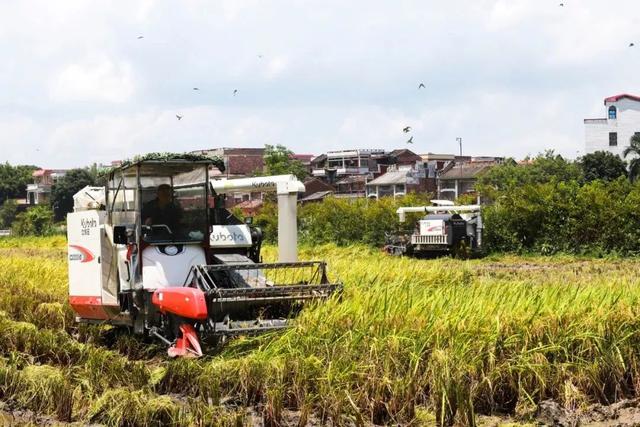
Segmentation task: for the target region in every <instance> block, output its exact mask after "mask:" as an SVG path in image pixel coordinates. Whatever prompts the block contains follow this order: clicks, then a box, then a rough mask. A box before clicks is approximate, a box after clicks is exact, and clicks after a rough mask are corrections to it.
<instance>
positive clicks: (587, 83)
mask: <svg viewBox="0 0 640 427" xmlns="http://www.w3.org/2000/svg"><path fill="white" fill-rule="evenodd" d="M558 3H559V2H553V1H546V0H545V1H534V0H456V1H451V2H442V1H439V0H407V1H402V2H386V1H382V0H372V1H367V2H365V1H363V0H356V1H354V2H346V3H345V2H341V1H338V0H328V1H326V2H324V3H317V2H315V3H314V2H309V1H304V2H298V1H293V0H274V1H273V2H268V3H267V2H260V1H258V0H221V1H216V2H209V1H206V0H188V1H186V2H183V3H182V4H181V6H179V7H178V6H175V5H174V4H171V3H168V2H165V1H164V0H144V1H142V2H140V3H136V4H135V5H131V3H130V2H124V1H118V0H116V1H114V2H102V3H87V2H84V1H81V0H61V1H59V2H58V1H57V2H55V3H51V2H38V1H30V0H25V1H24V2H17V3H16V2H13V3H12V2H5V3H2V4H0V39H2V40H4V41H6V42H5V43H3V44H1V45H0V53H1V54H2V57H3V58H6V60H5V61H0V93H2V94H3V96H2V99H1V100H0V113H2V114H1V115H0V117H1V119H0V132H1V133H2V135H3V137H2V147H3V148H7V149H6V152H7V153H9V154H6V155H5V158H8V159H10V160H11V161H13V162H31V161H32V160H33V161H37V162H38V163H40V164H43V165H46V164H47V163H51V166H69V165H82V164H86V163H89V162H92V161H109V160H112V159H115V158H121V157H123V156H130V155H133V154H136V153H140V152H145V151H157V150H161V149H163V150H164V149H171V150H174V149H177V150H181V149H185V150H187V149H198V148H203V147H212V146H219V145H239V146H260V145H263V144H264V143H282V144H285V145H288V146H290V147H291V148H292V149H294V150H297V151H303V152H314V153H319V152H322V151H324V150H326V149H328V148H345V147H365V148H366V147H370V146H377V147H383V148H396V147H398V146H408V145H406V144H405V141H406V135H405V134H403V133H402V132H401V129H402V127H404V126H405V125H411V126H412V127H413V129H414V131H413V135H414V141H415V143H414V145H413V146H408V147H410V148H412V149H414V150H416V151H434V152H435V151H438V152H443V151H448V152H450V151H455V150H457V145H456V143H455V138H456V137H457V136H462V137H463V138H464V141H465V142H464V145H465V151H466V152H469V153H472V154H494V155H508V156H516V157H521V156H523V155H526V154H527V153H536V152H539V151H542V150H544V149H546V148H558V149H559V150H562V151H563V153H568V154H572V153H575V151H577V150H579V149H581V147H582V145H583V138H584V135H583V132H584V130H583V124H582V119H583V118H585V117H589V116H591V115H593V114H595V113H594V111H595V112H598V111H601V109H602V99H603V98H604V97H605V96H607V95H611V94H613V93H618V92H632V93H633V91H634V88H635V87H636V86H637V76H636V75H635V74H636V72H635V70H636V69H638V66H640V64H639V62H640V51H637V49H640V27H637V26H636V25H635V22H634V17H635V16H637V15H638V13H640V3H638V2H637V0H616V1H615V2H604V1H602V0H580V2H579V3H578V2H577V0H566V1H565V2H564V3H565V7H563V8H561V7H559V6H558ZM138 35H144V39H141V40H138V39H137V36H138ZM631 41H634V42H636V44H637V45H638V46H639V47H637V48H635V49H631V48H628V47H627V45H628V43H629V42H631ZM258 55H262V58H258ZM420 81H424V82H425V83H426V84H427V89H423V90H421V91H417V90H416V86H417V83H418V82H420ZM194 86H198V87H200V88H201V90H200V91H199V92H194V91H192V90H191V88H192V87H194ZM234 89H238V90H239V95H238V96H235V97H234V96H233V95H232V93H233V90H234ZM176 113H179V114H184V119H183V120H181V121H179V122H178V121H177V120H176V119H175V114H176ZM596 115H601V113H598V114H596ZM87 146H89V147H91V149H86V147H87ZM38 147H39V150H40V151H35V150H36V148H38ZM79 147H82V148H83V149H79ZM31 153H36V154H34V155H33V156H32V155H31ZM2 160H3V158H0V161H2Z"/></svg>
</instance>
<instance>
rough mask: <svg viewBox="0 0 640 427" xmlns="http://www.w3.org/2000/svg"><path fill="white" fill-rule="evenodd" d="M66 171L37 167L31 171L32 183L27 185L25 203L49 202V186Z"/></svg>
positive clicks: (40, 203) (44, 203)
mask: <svg viewBox="0 0 640 427" xmlns="http://www.w3.org/2000/svg"><path fill="white" fill-rule="evenodd" d="M66 173H67V171H66V170H65V169H38V170H35V171H33V174H32V176H33V184H28V185H27V204H29V205H47V204H49V203H50V202H51V187H52V186H53V185H54V184H55V183H56V182H57V181H58V180H59V179H60V178H62V177H63V176H65V174H66Z"/></svg>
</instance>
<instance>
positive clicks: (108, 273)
mask: <svg viewBox="0 0 640 427" xmlns="http://www.w3.org/2000/svg"><path fill="white" fill-rule="evenodd" d="M212 167H218V168H219V169H222V165H221V164H220V163H219V162H216V161H214V160H204V159H193V158H188V159H186V158H179V157H177V158H172V159H171V160H140V161H136V162H133V163H128V164H126V165H125V166H122V167H119V168H117V169H115V170H114V171H112V172H111V174H110V176H109V180H108V183H107V185H106V187H104V188H101V187H100V188H97V187H92V188H85V189H84V190H82V191H80V192H79V193H78V194H76V196H75V197H74V201H75V208H74V212H73V213H71V214H69V215H68V217H67V230H68V231H67V233H68V241H69V302H70V304H71V307H72V308H73V310H74V311H75V313H76V315H77V317H76V318H77V320H78V321H80V322H89V323H106V324H111V325H116V326H126V327H129V328H130V329H132V330H133V331H134V332H135V333H137V334H144V335H150V336H154V337H156V338H158V339H160V340H161V341H163V342H165V343H166V344H167V345H168V347H169V350H168V352H169V355H171V356H200V355H202V347H201V344H200V340H201V339H202V340H207V339H216V340H217V339H218V338H219V337H220V336H228V335H236V334H249V333H256V332H261V331H269V330H274V329H279V328H283V327H286V326H287V324H288V321H289V319H290V318H291V317H293V316H294V315H295V314H296V313H297V312H298V311H299V310H300V308H301V307H302V304H303V303H304V302H305V301H309V300H317V299H324V298H327V297H329V296H330V295H331V294H332V293H333V292H334V291H336V290H337V289H339V288H340V284H338V283H331V282H330V281H329V280H328V278H327V271H326V264H325V263H324V262H320V261H307V262H298V261H297V222H296V206H297V194H298V192H299V191H303V190H304V186H303V185H302V183H301V182H300V181H298V180H297V179H296V178H295V177H293V176H290V175H282V176H271V177H257V178H244V179H229V180H227V179H220V180H218V179H211V178H210V176H209V172H210V169H211V168H212ZM231 191H246V192H250V191H259V192H275V193H277V198H278V251H279V262H276V263H266V264H264V263H262V259H261V256H260V247H261V243H262V240H263V236H262V232H261V230H260V229H259V228H257V227H254V226H252V225H251V224H250V223H244V222H242V221H240V220H239V219H238V218H236V217H235V216H234V215H232V214H231V213H230V212H229V211H228V210H227V209H225V207H224V195H225V193H227V192H231ZM158 212H160V214H158Z"/></svg>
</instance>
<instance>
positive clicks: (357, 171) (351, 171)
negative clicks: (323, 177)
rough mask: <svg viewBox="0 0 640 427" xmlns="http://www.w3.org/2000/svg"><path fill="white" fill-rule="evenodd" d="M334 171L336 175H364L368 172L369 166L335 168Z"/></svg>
mask: <svg viewBox="0 0 640 427" xmlns="http://www.w3.org/2000/svg"><path fill="white" fill-rule="evenodd" d="M336 173H337V174H338V175H365V174H367V173H369V168H367V167H345V168H336Z"/></svg>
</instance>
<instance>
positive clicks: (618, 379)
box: [0, 237, 640, 426]
mask: <svg viewBox="0 0 640 427" xmlns="http://www.w3.org/2000/svg"><path fill="white" fill-rule="evenodd" d="M275 257H276V250H275V248H273V247H267V248H266V249H265V259H272V260H273V259H275ZM301 259H324V260H326V261H327V262H328V264H329V268H330V274H331V276H332V277H334V278H335V277H338V278H339V279H340V280H341V281H342V282H343V283H344V291H343V293H342V294H341V295H340V296H339V297H336V298H333V299H332V300H330V301H328V302H326V303H324V304H321V305H317V306H313V307H309V308H308V309H305V311H304V312H303V313H302V315H301V316H300V317H299V319H298V321H297V322H296V325H295V327H294V328H291V329H289V330H287V331H286V332H284V333H278V334H271V335H265V336H260V337H255V338H239V339H236V340H232V341H230V342H229V343H227V345H225V346H224V347H223V348H221V349H218V350H216V351H215V352H212V353H211V354H208V355H207V356H206V357H204V358H201V359H197V360H193V359H191V360H169V359H168V358H166V357H165V356H164V349H163V348H162V346H160V345H148V344H145V343H143V342H141V341H138V340H137V339H135V338H133V337H131V336H129V335H126V334H119V333H118V332H117V331H114V330H110V329H109V328H105V327H103V328H98V327H77V325H75V324H74V323H73V315H72V313H71V311H70V308H69V307H68V305H67V303H66V296H67V290H66V274H67V273H66V271H67V270H66V268H67V266H66V248H65V241H64V238H55V237H54V238H41V239H10V240H0V424H2V422H3V417H4V420H7V421H6V422H7V423H9V422H12V423H16V424H20V423H24V424H28V423H33V424H34V425H40V424H45V423H62V424H70V425H85V424H98V425H105V426H138V425H140V426H147V425H149V426H166V425H172V426H209V425H218V426H242V425H267V426H280V425H300V426H303V425H326V424H332V425H358V426H360V425H416V426H417V425H453V424H456V425H475V424H478V423H480V424H482V423H483V422H488V421H487V420H495V419H496V417H497V419H498V420H502V421H505V422H506V421H508V422H511V423H525V424H526V423H529V422H536V417H537V416H538V414H539V412H540V407H541V405H543V404H545V402H549V401H553V402H554V404H556V405H558V406H559V407H561V408H564V409H565V410H568V411H580V410H585V409H588V408H591V407H593V405H610V404H613V403H615V402H619V401H622V400H625V399H634V398H637V397H638V393H637V392H636V390H638V387H640V334H639V333H638V331H640V320H639V316H638V315H639V314H640V287H639V285H640V277H639V275H638V265H639V264H638V261H637V260H635V259H588V258H576V257H568V256H567V257H563V256H555V257H552V258H538V257H516V256H491V257H488V258H485V259H482V260H470V261H460V260H452V259H437V260H413V259H406V258H394V257H390V256H388V255H384V254H382V253H380V252H379V251H377V250H375V249H372V248H367V247H362V246H353V247H342V248H339V247H335V246H330V245H327V246H319V247H304V248H301ZM491 422H494V421H491Z"/></svg>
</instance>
